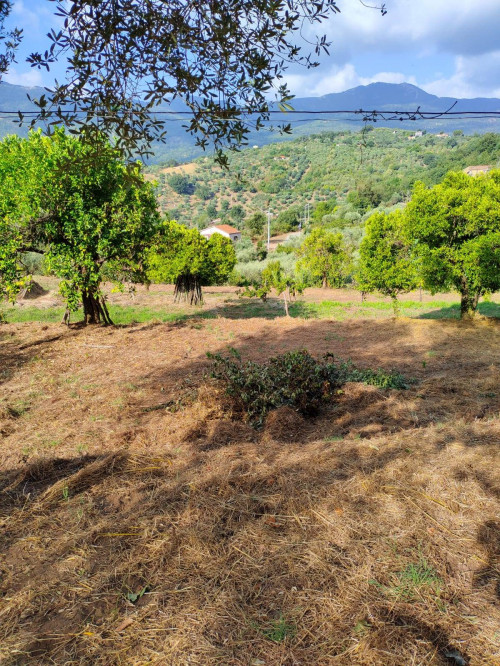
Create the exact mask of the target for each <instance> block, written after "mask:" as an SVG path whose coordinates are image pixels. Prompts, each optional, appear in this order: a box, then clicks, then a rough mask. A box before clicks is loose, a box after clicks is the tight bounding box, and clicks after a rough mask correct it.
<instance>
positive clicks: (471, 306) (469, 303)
mask: <svg viewBox="0 0 500 666" xmlns="http://www.w3.org/2000/svg"><path fill="white" fill-rule="evenodd" d="M480 296H481V294H479V293H478V294H474V295H472V296H471V294H470V292H469V290H468V289H467V290H465V291H462V293H461V301H460V319H474V316H475V314H476V310H477V304H478V302H479V297H480Z"/></svg>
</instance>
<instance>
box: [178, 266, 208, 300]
mask: <svg viewBox="0 0 500 666" xmlns="http://www.w3.org/2000/svg"><path fill="white" fill-rule="evenodd" d="M181 301H183V302H185V303H189V305H203V294H202V293H201V283H200V278H199V276H198V275H191V274H190V273H188V274H187V275H179V277H178V278H177V280H176V281H175V289H174V302H175V303H179V302H181Z"/></svg>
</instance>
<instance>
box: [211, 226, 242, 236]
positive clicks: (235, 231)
mask: <svg viewBox="0 0 500 666" xmlns="http://www.w3.org/2000/svg"><path fill="white" fill-rule="evenodd" d="M209 229H219V230H220V231H225V232H226V234H239V233H241V232H240V231H238V229H235V228H234V227H230V226H229V224H212V225H211V226H209V227H207V228H206V229H203V231H208V230H209Z"/></svg>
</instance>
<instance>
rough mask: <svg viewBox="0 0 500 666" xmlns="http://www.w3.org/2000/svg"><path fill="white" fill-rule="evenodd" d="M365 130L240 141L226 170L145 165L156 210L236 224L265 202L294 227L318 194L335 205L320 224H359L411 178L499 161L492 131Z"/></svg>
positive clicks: (437, 176)
mask: <svg viewBox="0 0 500 666" xmlns="http://www.w3.org/2000/svg"><path fill="white" fill-rule="evenodd" d="M369 130H370V131H365V132H363V133H359V132H356V133H354V132H350V131H345V132H323V133H321V134H317V135H313V136H310V137H303V138H299V139H295V140H293V141H290V142H287V143H281V144H271V145H269V146H264V147H262V148H248V149H246V150H243V151H242V152H240V153H233V154H231V155H230V169H229V170H227V171H225V170H222V169H221V168H219V167H218V166H217V165H215V164H214V162H213V160H212V159H211V158H209V157H205V158H200V159H198V160H196V161H195V162H194V163H191V164H189V165H181V166H179V167H175V168H161V167H150V168H149V169H148V172H149V174H150V176H151V177H154V178H155V179H156V180H157V182H158V193H159V196H160V202H161V206H162V208H163V210H164V211H165V212H168V213H169V215H171V216H172V217H174V218H176V219H178V220H179V221H181V222H184V223H187V224H195V225H198V226H204V225H206V224H207V223H208V222H210V221H211V220H213V219H215V218H220V219H222V220H224V221H228V222H230V223H232V224H235V225H236V226H238V225H240V226H243V227H244V226H245V221H246V220H248V217H249V216H250V215H251V214H252V213H254V212H257V211H262V210H267V208H268V207H270V208H271V210H272V212H273V214H274V217H273V224H274V230H275V232H276V233H279V232H280V231H289V230H291V229H292V228H294V224H293V223H290V220H291V221H292V222H293V220H295V227H296V222H297V221H298V219H299V217H300V216H302V215H303V213H304V206H305V205H306V204H310V206H311V212H312V213H313V212H314V209H315V206H317V204H318V203H319V202H320V201H331V202H333V203H334V204H335V206H336V210H335V211H334V212H333V216H332V215H330V216H329V218H327V219H326V220H323V223H324V224H325V223H326V224H327V225H329V226H332V227H341V228H347V227H350V226H359V224H360V223H361V222H362V220H363V218H364V216H365V215H366V214H367V213H369V211H370V210H372V209H373V208H376V207H378V206H380V207H390V206H394V205H397V204H399V203H401V202H404V201H406V200H407V198H408V196H409V194H410V192H411V188H412V186H413V184H414V182H415V181H416V180H423V181H424V182H425V183H427V184H435V183H437V182H439V181H440V180H441V179H442V177H443V176H444V174H445V173H446V172H447V171H449V170H451V169H455V170H458V169H463V168H464V167H466V166H469V165H473V164H490V165H493V166H495V165H498V164H499V163H500V135H497V134H486V135H482V136H473V137H467V136H463V135H461V134H460V133H459V134H458V135H451V136H444V137H440V136H437V135H434V134H424V135H423V136H418V137H416V138H414V133H413V132H409V131H405V130H390V129H382V128H380V129H379V128H377V129H372V128H371V127H370V128H369ZM174 173H175V174H176V178H173V175H174ZM182 175H184V180H183V181H182V179H181V180H179V176H182ZM176 190H177V191H176ZM179 191H180V192H184V193H179ZM333 203H332V206H331V208H333ZM325 212H328V211H327V209H325ZM330 212H331V211H330ZM280 213H281V217H280V216H279V214H280ZM318 221H319V218H318ZM287 224H288V228H286V227H287Z"/></svg>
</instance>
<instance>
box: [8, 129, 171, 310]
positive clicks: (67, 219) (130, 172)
mask: <svg viewBox="0 0 500 666" xmlns="http://www.w3.org/2000/svg"><path fill="white" fill-rule="evenodd" d="M157 222H158V213H157V210H156V198H155V196H154V193H153V189H152V187H151V185H149V184H148V183H146V182H145V181H144V180H143V177H142V175H141V174H140V171H139V167H137V166H135V167H131V166H129V167H128V168H127V167H125V166H124V165H123V163H122V161H121V159H120V157H119V154H118V152H117V151H116V149H114V148H112V147H111V146H110V145H109V144H108V143H107V141H106V140H105V139H103V138H101V139H100V140H99V141H98V142H96V143H95V144H94V145H93V146H91V145H89V144H87V143H85V142H83V141H81V140H80V139H77V138H74V137H72V136H69V135H68V134H65V132H64V131H62V130H57V131H56V132H55V134H54V135H53V136H52V137H50V138H48V137H44V136H42V134H41V133H40V132H34V133H31V134H30V136H29V138H28V139H20V138H18V137H15V136H12V137H8V138H7V139H5V140H4V141H3V142H2V143H0V247H1V250H0V282H1V285H2V286H1V287H0V289H1V290H2V292H3V294H4V295H7V296H8V297H9V298H13V297H14V296H15V294H16V293H17V292H18V290H19V289H20V287H21V286H22V280H23V274H22V273H23V271H22V266H21V264H20V262H19V259H20V256H21V254H22V253H24V252H27V251H34V252H38V253H41V254H43V255H44V260H45V265H46V267H47V269H48V270H49V271H50V272H52V273H53V274H54V275H56V276H58V277H59V278H61V283H60V290H61V293H62V295H63V296H64V297H65V299H66V302H67V306H68V309H69V310H77V309H78V307H79V306H80V304H83V307H84V315H85V320H86V321H87V322H88V323H97V322H99V321H104V322H110V319H109V315H108V313H107V309H106V305H105V302H104V299H103V297H102V293H101V290H100V284H101V280H102V271H103V267H104V266H106V267H107V269H108V273H113V272H114V273H116V274H118V273H120V274H121V275H122V276H126V275H127V273H130V274H132V273H133V274H134V275H135V276H136V277H137V275H138V274H139V273H140V272H141V265H142V261H143V259H144V250H145V247H146V245H147V243H148V242H149V240H150V238H151V237H152V235H153V233H154V230H155V226H156V224H157ZM118 281H120V279H119V278H118Z"/></svg>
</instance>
